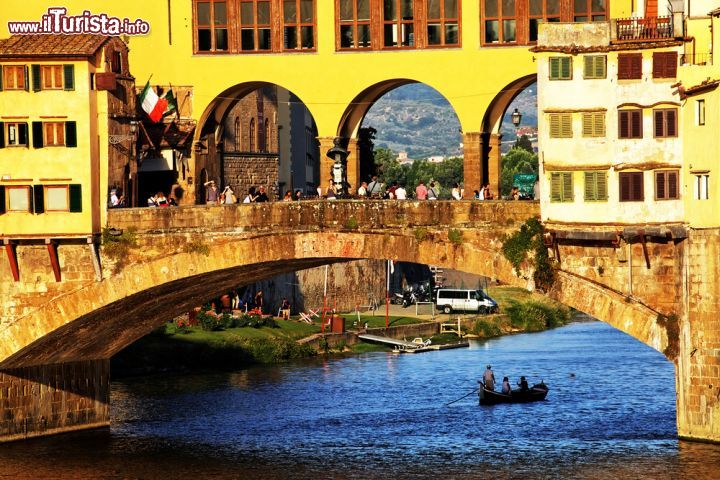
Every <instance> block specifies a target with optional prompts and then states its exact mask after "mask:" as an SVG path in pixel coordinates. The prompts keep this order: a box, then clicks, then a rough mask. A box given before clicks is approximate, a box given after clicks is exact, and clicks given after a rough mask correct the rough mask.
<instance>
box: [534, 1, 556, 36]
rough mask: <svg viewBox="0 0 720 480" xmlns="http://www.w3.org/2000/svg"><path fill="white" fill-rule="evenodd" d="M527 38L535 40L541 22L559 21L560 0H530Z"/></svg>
mask: <svg viewBox="0 0 720 480" xmlns="http://www.w3.org/2000/svg"><path fill="white" fill-rule="evenodd" d="M529 7H530V12H529V13H530V15H529V19H528V40H529V41H530V43H535V42H537V39H538V30H539V29H540V24H541V23H546V22H559V21H560V0H530V4H529Z"/></svg>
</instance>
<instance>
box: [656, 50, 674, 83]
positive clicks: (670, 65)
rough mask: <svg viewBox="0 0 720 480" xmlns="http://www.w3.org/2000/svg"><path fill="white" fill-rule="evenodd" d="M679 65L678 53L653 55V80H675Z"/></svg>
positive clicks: (657, 53)
mask: <svg viewBox="0 0 720 480" xmlns="http://www.w3.org/2000/svg"><path fill="white" fill-rule="evenodd" d="M677 63H678V60H677V52H655V53H653V78H675V77H676V76H677Z"/></svg>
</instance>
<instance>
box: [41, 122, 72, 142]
mask: <svg viewBox="0 0 720 480" xmlns="http://www.w3.org/2000/svg"><path fill="white" fill-rule="evenodd" d="M65 123H66V122H42V129H43V147H65V146H66V143H67V142H66V139H65ZM49 128H53V129H54V131H53V143H50V142H49V141H48V129H49ZM58 132H60V133H58ZM58 138H62V143H59V142H57V141H56V140H57V139H58Z"/></svg>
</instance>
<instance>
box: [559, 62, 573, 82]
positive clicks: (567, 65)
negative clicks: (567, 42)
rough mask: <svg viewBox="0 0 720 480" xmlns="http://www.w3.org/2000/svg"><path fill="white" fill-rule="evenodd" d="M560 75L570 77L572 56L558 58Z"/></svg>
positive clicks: (563, 77)
mask: <svg viewBox="0 0 720 480" xmlns="http://www.w3.org/2000/svg"><path fill="white" fill-rule="evenodd" d="M560 67H561V68H560V77H561V78H562V79H566V80H569V79H571V78H572V58H570V57H562V58H560Z"/></svg>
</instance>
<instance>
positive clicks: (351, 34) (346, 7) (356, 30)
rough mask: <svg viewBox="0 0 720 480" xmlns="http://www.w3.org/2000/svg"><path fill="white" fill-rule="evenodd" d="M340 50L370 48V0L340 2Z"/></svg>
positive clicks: (337, 9)
mask: <svg viewBox="0 0 720 480" xmlns="http://www.w3.org/2000/svg"><path fill="white" fill-rule="evenodd" d="M335 11H336V12H338V14H339V25H340V29H339V36H340V38H339V44H340V45H339V47H340V49H361V48H370V47H371V46H372V43H371V42H372V40H371V36H370V0H338V4H336V5H335Z"/></svg>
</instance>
